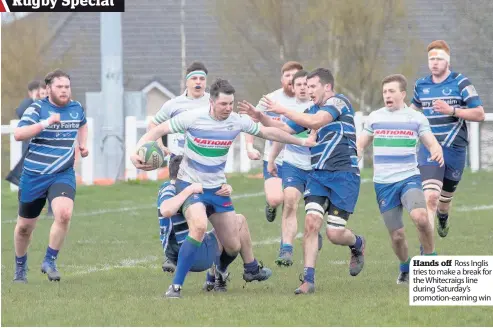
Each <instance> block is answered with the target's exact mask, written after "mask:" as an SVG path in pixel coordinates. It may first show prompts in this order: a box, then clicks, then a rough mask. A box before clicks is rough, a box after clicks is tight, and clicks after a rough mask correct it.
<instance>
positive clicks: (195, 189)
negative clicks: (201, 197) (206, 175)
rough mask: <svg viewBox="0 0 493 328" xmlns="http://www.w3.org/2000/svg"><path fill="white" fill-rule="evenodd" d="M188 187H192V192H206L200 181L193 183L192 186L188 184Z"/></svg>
mask: <svg viewBox="0 0 493 328" xmlns="http://www.w3.org/2000/svg"><path fill="white" fill-rule="evenodd" d="M188 188H190V191H191V192H192V194H203V193H204V189H202V184H201V183H198V182H195V183H192V184H191V185H190V186H188Z"/></svg>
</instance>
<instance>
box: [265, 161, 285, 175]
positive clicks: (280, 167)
mask: <svg viewBox="0 0 493 328" xmlns="http://www.w3.org/2000/svg"><path fill="white" fill-rule="evenodd" d="M276 166H277V177H275V176H272V175H270V173H269V171H267V161H264V180H268V179H270V178H281V179H282V166H281V165H279V164H276Z"/></svg>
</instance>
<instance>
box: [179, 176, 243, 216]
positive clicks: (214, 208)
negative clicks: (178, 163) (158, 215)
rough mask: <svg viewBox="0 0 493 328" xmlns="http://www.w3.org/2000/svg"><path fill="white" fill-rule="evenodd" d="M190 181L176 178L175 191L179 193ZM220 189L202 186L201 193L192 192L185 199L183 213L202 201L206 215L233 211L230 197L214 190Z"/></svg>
mask: <svg viewBox="0 0 493 328" xmlns="http://www.w3.org/2000/svg"><path fill="white" fill-rule="evenodd" d="M190 184H191V183H189V182H186V181H183V180H179V179H178V180H176V183H175V185H176V193H177V194H179V193H180V192H182V191H183V189H185V188H186V187H188V186H189V185H190ZM219 189H221V187H217V188H213V189H206V188H203V191H204V193H203V194H193V195H191V196H190V197H188V198H187V200H185V202H184V203H183V206H182V212H183V214H185V211H186V210H187V208H188V207H189V206H190V205H192V204H195V203H202V204H204V206H205V209H206V212H207V216H210V215H212V214H214V213H225V212H231V211H234V210H235V209H234V207H233V202H232V201H231V197H227V196H218V195H216V192H217V191H218V190H219Z"/></svg>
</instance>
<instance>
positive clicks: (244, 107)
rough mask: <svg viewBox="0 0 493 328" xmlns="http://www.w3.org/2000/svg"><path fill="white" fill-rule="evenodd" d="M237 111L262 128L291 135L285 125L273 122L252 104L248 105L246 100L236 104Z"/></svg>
mask: <svg viewBox="0 0 493 328" xmlns="http://www.w3.org/2000/svg"><path fill="white" fill-rule="evenodd" d="M238 109H239V113H240V114H246V115H248V116H250V117H251V118H252V119H253V120H255V121H257V122H260V123H261V124H262V125H263V126H269V127H274V128H279V129H282V130H284V131H286V132H288V133H291V132H289V130H288V129H289V127H288V126H287V125H286V123H284V122H281V121H276V120H273V119H272V118H270V117H269V116H267V115H265V114H264V113H262V112H261V111H259V110H258V109H256V108H255V107H254V106H253V105H252V104H250V103H249V102H248V101H246V100H243V101H242V102H239V103H238Z"/></svg>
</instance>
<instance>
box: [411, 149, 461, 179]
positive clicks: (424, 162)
mask: <svg viewBox="0 0 493 328" xmlns="http://www.w3.org/2000/svg"><path fill="white" fill-rule="evenodd" d="M442 149H443V159H444V161H445V164H444V166H443V167H440V164H438V162H435V161H428V158H429V157H430V152H429V151H428V149H426V147H425V146H424V145H423V144H421V145H420V147H419V151H418V163H419V170H420V172H421V180H422V181H426V180H429V179H435V180H439V181H442V182H443V180H444V179H448V180H452V181H457V182H458V181H460V179H461V178H462V173H463V172H464V167H465V166H466V148H463V147H456V148H453V147H442Z"/></svg>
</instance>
